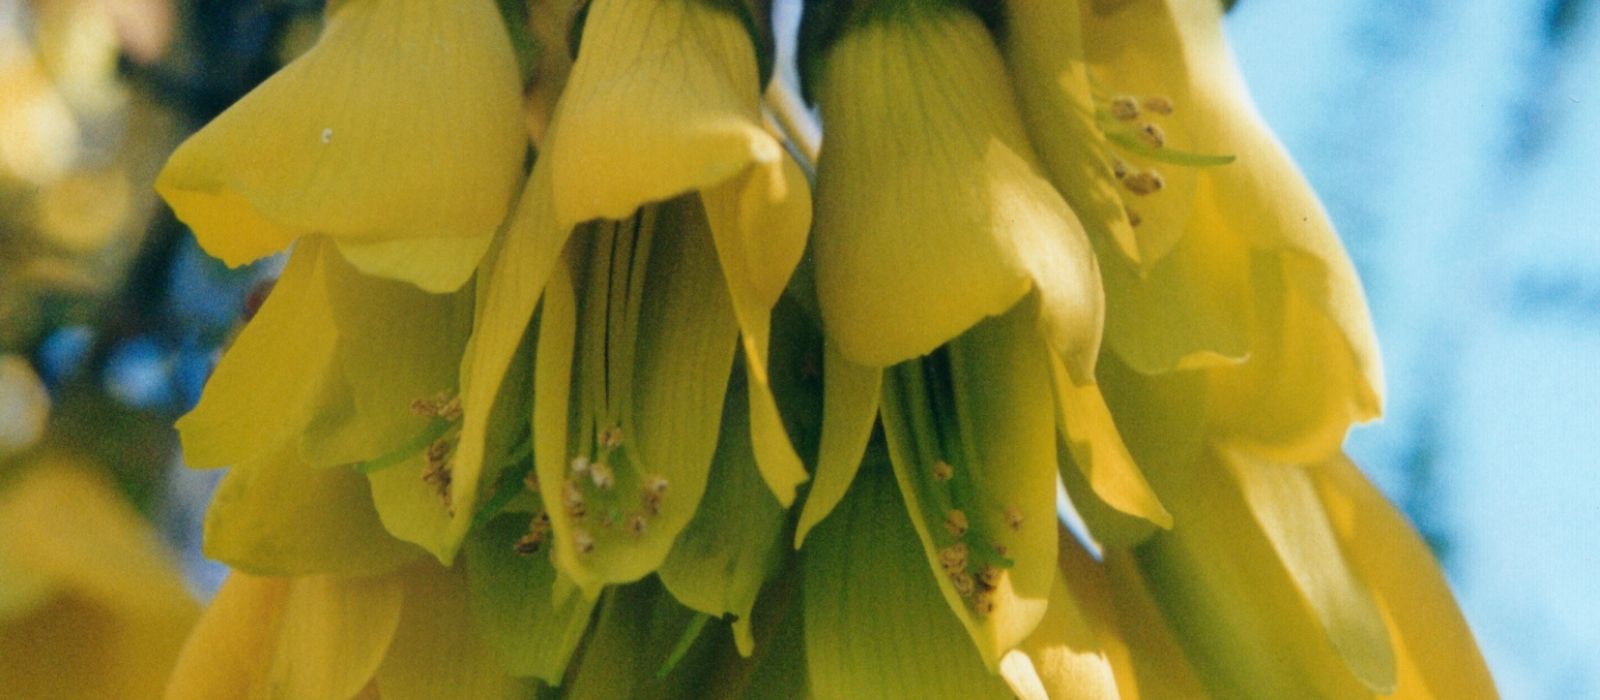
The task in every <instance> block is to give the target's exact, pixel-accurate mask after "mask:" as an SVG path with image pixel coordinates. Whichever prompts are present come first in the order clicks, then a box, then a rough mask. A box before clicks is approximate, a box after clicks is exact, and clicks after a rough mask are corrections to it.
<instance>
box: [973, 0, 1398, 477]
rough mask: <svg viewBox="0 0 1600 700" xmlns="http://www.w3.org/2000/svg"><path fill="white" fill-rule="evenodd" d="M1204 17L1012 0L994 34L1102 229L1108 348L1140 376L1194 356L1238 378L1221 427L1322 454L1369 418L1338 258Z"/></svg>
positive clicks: (1032, 120)
mask: <svg viewBox="0 0 1600 700" xmlns="http://www.w3.org/2000/svg"><path fill="white" fill-rule="evenodd" d="M1220 12H1221V9H1220V7H1218V6H1217V4H1216V3H1185V2H1169V1H1168V0H1133V1H1130V2H1118V3H1103V2H1092V1H1090V0H1083V1H1082V2H1078V3H1045V2H1033V1H1031V0H1018V1H1016V2H1010V3H1007V4H1006V18H1007V20H1008V23H1007V25H1006V27H1007V31H1006V32H1004V33H1003V34H1002V35H1001V43H1002V46H1003V48H1004V50H1005V54H1006V57H1007V65H1008V67H1009V68H1010V69H1011V72H1012V74H1013V75H1014V76H1015V78H1016V80H1017V82H1018V84H1019V97H1020V98H1021V99H1020V102H1021V104H1022V106H1023V113H1024V115H1026V116H1027V118H1028V122H1029V134H1030V135H1031V136H1033V137H1034V139H1035V141H1036V142H1037V143H1039V145H1040V146H1039V147H1040V152H1041V154H1042V155H1043V157H1044V160H1045V162H1046V163H1047V165H1048V169H1049V170H1050V172H1051V175H1052V181H1053V182H1055V183H1056V185H1057V186H1058V187H1060V188H1061V191H1062V192H1063V193H1064V194H1065V195H1066V197H1067V199H1068V200H1069V201H1070V202H1071V203H1072V204H1073V206H1074V207H1075V208H1076V209H1078V210H1079V211H1080V212H1082V213H1085V218H1087V219H1091V220H1094V221H1096V222H1098V224H1100V225H1097V226H1092V227H1090V234H1091V236H1092V237H1093V238H1095V242H1096V245H1097V247H1098V249H1099V250H1100V251H1101V253H1102V255H1101V261H1102V263H1103V265H1102V272H1103V275H1104V280H1105V287H1106V295H1107V314H1106V338H1107V343H1108V345H1109V347H1110V349H1111V350H1112V351H1113V352H1115V353H1117V355H1118V356H1119V357H1121V358H1122V360H1123V361H1124V362H1126V363H1127V364H1129V365H1130V366H1132V367H1133V368H1135V369H1137V370H1139V371H1141V372H1146V373H1159V372H1167V371H1172V370H1176V369H1186V368H1199V367H1205V368H1212V375H1213V377H1214V381H1217V382H1221V383H1228V384H1233V385H1237V387H1238V388H1239V391H1228V392H1223V394H1221V395H1222V396H1226V397H1228V398H1226V399H1225V400H1222V401H1219V402H1218V403H1217V405H1215V406H1214V407H1213V410H1212V420H1213V421H1214V422H1215V423H1216V424H1217V426H1218V428H1219V430H1222V431H1224V432H1227V433H1228V434H1229V435H1231V436H1232V438H1231V439H1233V440H1235V441H1238V442H1240V443H1241V444H1248V445H1250V446H1251V447H1252V449H1255V450H1257V451H1263V452H1264V453H1268V454H1271V455H1272V456H1274V457H1275V458H1277V459H1280V460H1283V461H1306V460H1316V459H1322V458H1326V457H1327V456H1329V455H1331V454H1333V453H1336V452H1337V450H1338V446H1339V444H1340V442H1341V441H1342V439H1343V437H1344V434H1345V431H1346V430H1347V429H1348V427H1349V425H1350V424H1351V423H1353V422H1356V421H1361V420H1368V419H1371V418H1373V417H1375V416H1376V415H1377V414H1378V411H1379V406H1380V403H1381V390H1382V377H1381V370H1380V368H1379V360H1378V357H1377V352H1376V347H1375V344H1374V341H1373V337H1372V331H1371V327H1370V321H1369V320H1368V318H1367V313H1366V308H1365V301H1364V299H1363V297H1362V294H1361V291H1360V286H1359V282H1358V281H1357V279H1356V277H1355V272H1354V269H1353V268H1352V267H1351V265H1350V262H1349V260H1348V259H1347V258H1346V256H1345V254H1344V252H1343V250H1342V249H1341V247H1340V245H1339V242H1338V238H1337V237H1336V236H1335V234H1334V233H1333V230H1332V228H1331V226H1330V225H1329V223H1328V220H1327V216H1326V214H1325V213H1324V212H1323V210H1322V207H1321V205H1320V204H1319V203H1318V202H1317V200H1316V198H1315V196H1314V195H1313V194H1312V192H1311V190H1310V188H1309V186H1308V185H1307V184H1306V182H1305V180H1304V178H1303V177H1302V176H1301V175H1300V174H1299V172H1298V171H1297V170H1296V169H1295V167H1294V165H1293V163H1292V162H1290V160H1289V159H1288V157H1287V156H1286V155H1285V154H1284V152H1283V149H1282V148H1281V147H1280V146H1279V145H1278V144H1277V142H1276V141H1275V140H1274V139H1273V137H1272V135H1271V133H1270V132H1269V131H1268V130H1267V129H1266V128H1265V127H1264V126H1263V125H1262V123H1261V120H1260V118H1259V116H1257V114H1256V113H1255V110H1254V108H1253V107H1252V105H1251V103H1250V100H1249V97H1248V95H1247V93H1246V91H1245V89H1244V87H1243V82H1242V81H1241V79H1240V78H1239V76H1238V74H1237V71H1236V69H1235V68H1234V65H1233V60H1232V57H1231V56H1230V55H1229V52H1228V49H1227V45H1226V43H1225V41H1224V39H1223V37H1222V33H1221V15H1220ZM1088 212H1096V213H1097V215H1094V216H1090V215H1088V214H1087V213H1088ZM1116 251H1122V253H1121V254H1119V253H1117V252H1116ZM1324 347H1326V348H1328V349H1329V351H1328V352H1323V351H1322V348H1324ZM1245 357H1249V358H1251V360H1252V361H1251V362H1249V363H1243V364H1241V363H1240V361H1241V360H1242V359H1244V358H1245ZM1311 357H1316V358H1318V359H1317V360H1316V361H1314V362H1313V361H1312V360H1310V359H1308V358H1311ZM1269 407H1270V408H1269Z"/></svg>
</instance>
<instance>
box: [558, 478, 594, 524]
mask: <svg viewBox="0 0 1600 700" xmlns="http://www.w3.org/2000/svg"><path fill="white" fill-rule="evenodd" d="M561 506H562V507H563V508H566V510H567V516H568V517H571V518H574V519H577V518H582V517H583V516H584V515H585V514H586V513H588V512H589V511H588V508H586V507H585V506H584V504H583V492H582V491H580V490H578V485H577V484H576V483H573V482H572V481H567V482H565V483H563V484H562V485H561Z"/></svg>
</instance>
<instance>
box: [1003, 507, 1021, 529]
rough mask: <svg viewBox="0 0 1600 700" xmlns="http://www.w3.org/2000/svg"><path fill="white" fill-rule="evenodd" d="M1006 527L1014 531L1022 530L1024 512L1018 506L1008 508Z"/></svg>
mask: <svg viewBox="0 0 1600 700" xmlns="http://www.w3.org/2000/svg"><path fill="white" fill-rule="evenodd" d="M1006 527H1009V528H1011V529H1012V530H1021V529H1022V511H1021V510H1018V509H1017V507H1016V506H1006Z"/></svg>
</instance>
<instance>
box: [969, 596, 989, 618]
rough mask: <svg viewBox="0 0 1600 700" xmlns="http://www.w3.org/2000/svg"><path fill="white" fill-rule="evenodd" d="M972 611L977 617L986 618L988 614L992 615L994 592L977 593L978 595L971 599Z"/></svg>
mask: <svg viewBox="0 0 1600 700" xmlns="http://www.w3.org/2000/svg"><path fill="white" fill-rule="evenodd" d="M972 609H973V611H974V612H976V613H978V614H979V615H983V616H985V617H987V616H988V615H989V614H991V613H993V612H994V592H993V591H978V594H977V595H975V596H973V597H972Z"/></svg>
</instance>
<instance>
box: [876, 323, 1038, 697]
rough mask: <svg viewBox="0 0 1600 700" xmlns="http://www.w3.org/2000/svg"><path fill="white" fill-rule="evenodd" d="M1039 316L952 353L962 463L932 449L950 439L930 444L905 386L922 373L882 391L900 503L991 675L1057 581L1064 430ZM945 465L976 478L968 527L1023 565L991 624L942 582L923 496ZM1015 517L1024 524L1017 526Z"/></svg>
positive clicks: (958, 343) (998, 593)
mask: <svg viewBox="0 0 1600 700" xmlns="http://www.w3.org/2000/svg"><path fill="white" fill-rule="evenodd" d="M1034 309H1035V306H1034V305H1033V304H1031V303H1029V304H1023V305H1020V306H1019V307H1018V308H1017V309H1015V310H1013V311H1012V312H1010V313H1008V314H1006V315H1004V316H1001V317H998V318H994V319H989V320H987V321H984V322H982V323H980V324H978V325H977V326H974V327H973V328H972V330H970V331H968V332H967V333H965V334H963V335H962V336H961V337H959V338H957V339H956V340H955V342H953V343H952V344H951V345H950V349H949V358H950V362H949V364H950V375H951V381H950V384H951V388H950V393H951V394H952V396H950V397H949V400H950V401H951V402H952V403H953V404H954V408H953V411H954V413H955V416H954V417H953V418H954V421H955V423H956V424H957V426H958V427H957V428H956V430H957V431H959V433H960V436H959V439H960V440H961V441H962V444H961V450H962V452H963V454H960V455H950V454H936V453H935V452H942V450H943V449H948V448H932V447H929V445H930V444H931V443H932V442H933V441H936V440H938V439H939V438H940V437H941V436H942V434H943V433H942V430H940V431H936V432H940V433H941V435H940V436H929V435H927V434H926V433H927V429H926V428H924V426H923V425H921V424H922V423H925V422H926V420H925V419H922V418H919V416H918V413H922V414H926V413H927V412H928V411H929V410H930V409H929V408H928V407H927V406H926V405H920V406H919V405H918V401H917V399H916V398H915V397H914V395H915V393H916V391H915V389H913V388H912V387H911V386H910V384H911V382H910V381H908V380H907V371H908V370H909V372H911V373H917V374H921V373H922V372H923V368H921V367H920V366H906V365H902V366H900V367H896V368H895V369H894V370H893V371H891V372H889V373H888V375H887V376H886V377H885V381H884V392H883V406H882V409H881V411H882V413H881V415H882V418H883V429H884V435H885V436H886V437H887V438H888V443H889V456H890V460H891V462H892V463H893V464H894V472H895V477H896V480H897V481H898V482H899V484H900V489H901V495H902V496H903V497H904V498H905V501H906V507H907V509H908V510H909V511H910V512H911V513H912V514H913V515H914V516H915V517H913V518H912V523H913V525H915V526H916V531H917V536H918V538H919V539H920V540H921V541H922V545H923V552H924V553H925V554H926V556H927V560H928V565H929V567H930V568H931V569H932V571H934V572H936V573H935V577H936V579H937V580H938V582H939V589H940V591H941V592H943V594H944V596H945V602H946V603H948V604H949V606H950V609H951V610H952V611H953V612H954V613H955V615H956V617H957V618H958V619H960V620H961V622H962V624H963V625H964V626H965V627H966V628H967V632H968V633H969V634H970V635H971V637H972V641H973V643H974V644H975V645H977V647H978V652H979V654H980V655H981V656H982V658H983V659H984V663H985V664H986V665H988V666H989V667H990V668H995V667H996V666H997V664H998V663H999V661H1000V658H1001V657H1002V656H1003V655H1004V654H1005V653H1006V652H1007V651H1009V650H1010V649H1011V648H1012V647H1014V646H1016V645H1017V644H1018V643H1020V642H1021V641H1022V640H1023V639H1024V638H1026V637H1027V636H1028V635H1029V634H1030V633H1031V632H1033V629H1034V627H1035V626H1037V625H1038V623H1039V620H1040V619H1042V618H1043V617H1044V614H1045V608H1046V605H1047V600H1048V597H1049V595H1050V585H1051V583H1050V582H1051V581H1052V580H1053V579H1054V578H1055V572H1056V567H1055V563H1056V533H1055V524H1054V523H1055V517H1054V516H1055V483H1056V473H1057V465H1056V461H1055V458H1056V453H1055V446H1056V427H1055V421H1053V420H1052V418H1053V417H1054V414H1053V409H1054V406H1053V404H1052V397H1051V395H1050V388H1049V386H1048V385H1047V384H1045V383H1043V382H1041V381H1040V378H1041V377H1045V376H1048V373H1049V371H1050V369H1049V365H1048V361H1047V354H1048V351H1047V350H1046V349H1045V344H1044V342H1043V341H1042V339H1041V338H1040V336H1039V333H1038V331H1037V329H1036V327H1035V325H1034V322H1033V319H1034ZM927 393H931V392H927ZM924 403H926V402H925V401H924ZM940 460H948V461H949V463H951V464H954V465H955V468H957V469H962V468H966V469H970V470H971V472H972V473H971V474H970V478H971V489H972V490H973V491H975V493H974V495H973V496H972V497H971V499H970V501H969V503H970V505H968V506H967V507H968V509H970V510H972V511H973V512H971V513H967V516H968V518H969V519H970V522H971V523H973V524H974V525H973V527H974V528H975V529H977V530H978V531H980V532H982V533H983V534H984V535H985V536H986V537H989V538H993V541H992V542H990V543H988V544H989V545H991V546H996V545H997V546H1000V547H1004V549H1005V550H1006V552H1007V554H1005V555H1004V556H1005V558H1008V559H1010V560H1011V561H1012V562H1013V563H1012V565H1011V566H1010V567H1009V568H1006V569H1004V571H1003V574H1002V576H1001V577H1000V580H999V582H998V583H997V585H995V586H994V590H993V591H992V594H993V601H994V609H993V610H992V611H991V612H989V613H988V614H986V615H979V614H978V613H977V612H976V611H975V610H974V609H973V608H972V606H971V605H970V604H969V602H968V600H967V599H966V598H965V597H963V596H962V594H961V593H960V592H958V591H957V590H956V587H955V585H954V584H953V583H952V581H951V579H950V577H949V576H946V575H944V574H943V573H942V572H943V568H944V567H943V566H942V565H941V563H940V557H941V550H943V549H944V548H945V546H946V545H945V544H941V543H940V541H941V540H942V539H943V538H944V534H945V533H943V532H940V533H939V537H940V539H936V538H935V536H934V532H933V527H934V526H930V519H929V518H930V516H929V515H928V514H929V513H930V512H931V513H932V514H933V515H932V516H931V517H932V518H933V520H932V521H931V522H933V523H938V522H939V521H941V520H943V518H944V513H943V512H941V508H940V506H939V504H937V503H934V502H925V501H927V499H925V498H924V495H925V494H924V493H923V487H922V486H921V484H922V482H923V481H926V480H927V479H928V476H927V475H926V473H927V472H928V471H929V470H930V469H932V468H933V467H934V465H935V463H936V462H938V461H940ZM963 465H964V466H963ZM956 483H960V482H956ZM1008 511H1014V514H1015V515H1016V516H1017V517H1020V519H1021V520H1020V522H1018V523H1015V524H1013V523H1008V522H1007V521H1008V520H1011V519H1012V513H1010V512H1008Z"/></svg>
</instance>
